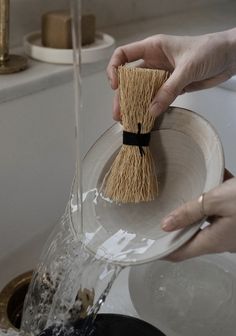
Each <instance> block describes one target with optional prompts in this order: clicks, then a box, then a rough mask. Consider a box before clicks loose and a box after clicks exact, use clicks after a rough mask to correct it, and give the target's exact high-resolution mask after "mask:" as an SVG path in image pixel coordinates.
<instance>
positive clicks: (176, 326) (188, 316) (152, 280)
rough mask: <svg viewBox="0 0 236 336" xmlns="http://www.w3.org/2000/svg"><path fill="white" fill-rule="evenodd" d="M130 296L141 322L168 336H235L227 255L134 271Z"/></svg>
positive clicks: (234, 269) (235, 301)
mask: <svg viewBox="0 0 236 336" xmlns="http://www.w3.org/2000/svg"><path fill="white" fill-rule="evenodd" d="M129 291H130V296H131V300H132V302H133V305H134V307H135V309H136V311H137V312H138V314H139V316H140V318H142V319H144V320H146V321H148V322H149V323H151V324H153V325H154V326H156V327H158V328H159V329H161V331H162V332H164V333H165V334H166V335H167V336H190V335H191V336H199V335H201V336H222V335H227V336H235V330H236V319H235V311H236V263H235V262H233V261H232V260H230V259H229V258H228V257H227V255H211V256H205V257H200V258H196V259H192V260H188V261H184V262H182V263H177V264H174V263H170V262H167V261H156V262H152V263H149V264H146V265H140V266H135V267H133V268H132V269H131V271H130V275H129Z"/></svg>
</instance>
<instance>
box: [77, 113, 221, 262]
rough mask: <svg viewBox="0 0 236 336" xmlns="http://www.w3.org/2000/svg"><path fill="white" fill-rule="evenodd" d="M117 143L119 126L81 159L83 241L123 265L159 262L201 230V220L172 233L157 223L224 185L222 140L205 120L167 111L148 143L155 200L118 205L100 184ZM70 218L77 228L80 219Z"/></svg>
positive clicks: (118, 147)
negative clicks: (156, 185)
mask: <svg viewBox="0 0 236 336" xmlns="http://www.w3.org/2000/svg"><path fill="white" fill-rule="evenodd" d="M121 144H122V126H121V125H120V124H119V123H117V124H115V125H114V126H112V127H111V128H110V129H108V130H107V131H106V132H105V133H104V134H103V135H102V136H101V137H100V138H99V139H98V140H97V142H96V143H95V144H94V145H93V147H92V148H91V149H90V150H89V152H88V153H87V155H86V157H85V159H84V162H83V229H84V243H85V245H86V246H87V248H88V249H89V250H90V251H91V252H92V253H94V254H96V256H97V257H99V258H104V259H108V260H109V261H112V262H113V263H117V264H120V265H125V266H127V265H133V264H141V263H145V262H149V261H152V260H155V259H159V258H162V257H164V256H166V255H168V254H169V253H171V252H173V251H174V250H176V249H177V248H179V247H180V246H181V245H183V244H184V243H186V241H188V240H189V239H190V238H191V237H192V236H193V235H194V234H195V233H196V232H197V231H198V230H199V228H200V226H201V225H202V224H203V221H200V222H198V223H195V224H194V225H192V226H190V227H188V228H186V229H182V230H178V231H176V232H172V233H166V232H164V231H163V230H162V229H161V227H160V223H161V220H162V219H163V217H164V216H166V215H168V214H169V213H170V212H171V211H172V210H174V209H175V208H177V207H178V206H180V205H182V204H184V203H185V202H187V201H189V200H192V199H195V198H197V197H199V196H200V195H201V194H202V193H203V192H206V191H208V190H210V189H212V188H214V187H216V186H217V185H219V184H220V183H221V182H222V179H223V173H224V155H223V149H222V145H221V142H220V139H219V137H218V135H217V134H216V132H215V130H214V128H213V127H212V126H211V125H210V123H209V122H208V121H207V120H206V119H204V118H203V117H201V116H200V115H198V114H197V113H194V112H192V111H190V110H186V109H183V108H179V107H170V108H169V109H168V111H167V112H166V113H164V114H163V116H162V117H161V118H158V119H157V121H156V123H155V126H154V129H153V131H152V135H151V143H150V148H151V152H152V155H153V158H154V161H155V165H156V169H157V177H158V181H159V196H158V197H157V198H156V199H155V200H154V201H151V202H142V203H138V204H117V203H115V202H112V201H111V200H109V199H105V198H103V196H102V193H101V185H102V182H103V179H104V176H105V174H106V172H107V171H108V169H109V168H110V166H111V164H112V162H113V160H114V158H115V156H116V154H117V152H118V151H119V149H120V146H121ZM75 185H76V184H75ZM75 191H76V190H74V193H73V194H75ZM72 196H73V195H72ZM73 218H74V217H73V216H72V220H75V224H76V223H77V222H76V220H77V218H78V217H77V216H76V217H75V218H74V219H73ZM75 226H76V225H74V227H75Z"/></svg>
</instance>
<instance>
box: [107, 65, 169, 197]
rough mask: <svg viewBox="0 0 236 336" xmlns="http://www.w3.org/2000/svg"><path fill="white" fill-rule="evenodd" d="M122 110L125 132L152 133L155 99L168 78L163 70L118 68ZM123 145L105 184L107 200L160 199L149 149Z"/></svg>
mask: <svg viewBox="0 0 236 336" xmlns="http://www.w3.org/2000/svg"><path fill="white" fill-rule="evenodd" d="M118 78H119V95H120V110H121V118H122V124H123V127H124V130H125V131H127V132H131V133H138V131H139V130H138V125H139V124H140V125H141V133H150V132H151V130H152V128H153V124H154V120H155V119H154V117H153V116H152V115H151V114H150V113H149V108H150V104H151V101H152V99H153V98H154V96H155V94H156V92H157V91H158V89H159V88H160V87H161V85H162V84H163V83H164V82H165V81H166V79H167V78H168V73H167V72H165V71H163V70H152V69H143V68H130V67H125V66H124V67H123V66H121V67H119V69H118ZM142 150H143V155H140V148H139V147H137V146H129V145H122V147H121V150H120V152H119V153H118V155H117V157H116V159H115V160H114V162H113V164H112V166H111V168H110V170H109V171H108V173H107V174H106V176H105V178H104V183H103V194H104V196H105V197H108V198H110V199H111V200H113V201H115V202H119V203H129V202H134V203H138V202H142V201H151V200H154V198H155V197H156V196H157V195H158V182H157V178H156V168H155V166H154V162H153V158H152V155H151V152H150V149H149V147H142Z"/></svg>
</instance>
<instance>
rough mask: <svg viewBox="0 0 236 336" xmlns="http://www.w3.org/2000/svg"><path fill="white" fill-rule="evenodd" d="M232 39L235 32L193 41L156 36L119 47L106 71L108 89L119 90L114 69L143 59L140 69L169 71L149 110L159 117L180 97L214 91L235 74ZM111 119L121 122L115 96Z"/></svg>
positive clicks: (189, 38) (231, 31)
mask: <svg viewBox="0 0 236 336" xmlns="http://www.w3.org/2000/svg"><path fill="white" fill-rule="evenodd" d="M235 35H236V30H235V29H232V30H228V31H225V32H220V33H214V34H207V35H202V36H195V37H190V36H184V37H180V36H168V35H156V36H152V37H149V38H147V39H144V40H142V41H138V42H135V43H131V44H128V45H125V46H122V47H119V48H117V49H116V50H115V52H114V54H113V55H112V57H111V59H110V62H109V65H108V67H107V75H108V78H109V80H110V83H111V87H112V88H113V89H114V90H116V89H117V88H118V80H117V68H118V66H120V65H124V64H125V63H127V62H132V61H137V60H141V59H142V60H143V62H142V64H141V66H142V67H146V68H153V69H155V68H158V69H163V70H167V71H169V72H170V73H171V75H170V77H169V79H168V80H167V81H166V82H165V83H164V85H163V86H162V87H161V88H160V90H159V91H158V92H157V94H156V96H155V98H154V99H153V102H152V105H151V107H150V110H151V113H153V115H154V116H158V115H159V114H160V113H162V112H163V111H165V110H166V109H167V108H168V106H169V105H170V104H171V103H172V102H173V101H174V100H175V98H176V97H177V96H178V95H179V94H181V93H184V92H189V91H194V90H200V89H206V88H210V87H213V86H215V85H217V84H219V83H221V82H223V81H225V80H227V79H228V78H230V77H231V76H232V75H233V74H234V73H235V72H236V57H235V53H236V50H235V37H234V36H235ZM113 118H114V119H115V120H120V109H119V102H118V92H117V93H116V95H115V100H114V107H113Z"/></svg>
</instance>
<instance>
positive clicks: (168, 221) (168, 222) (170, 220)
mask: <svg viewBox="0 0 236 336" xmlns="http://www.w3.org/2000/svg"><path fill="white" fill-rule="evenodd" d="M161 227H162V229H163V230H172V229H174V228H175V220H174V217H173V216H168V217H166V218H165V219H164V220H163V222H162V226H161Z"/></svg>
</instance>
